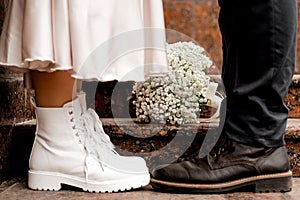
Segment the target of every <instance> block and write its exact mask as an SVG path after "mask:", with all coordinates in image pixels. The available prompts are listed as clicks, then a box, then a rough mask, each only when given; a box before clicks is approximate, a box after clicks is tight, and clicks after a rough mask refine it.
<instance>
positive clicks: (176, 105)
mask: <svg viewBox="0 0 300 200" xmlns="http://www.w3.org/2000/svg"><path fill="white" fill-rule="evenodd" d="M167 57H168V62H169V72H168V73H167V74H164V75H163V76H158V77H149V78H147V79H146V80H145V81H144V82H137V83H135V85H134V86H133V94H134V95H135V97H136V98H135V101H134V102H133V104H134V105H135V106H136V116H137V120H138V121H139V122H146V123H147V122H150V121H151V120H152V121H157V122H159V123H167V124H183V123H197V122H198V120H197V113H199V112H200V111H201V110H200V106H201V105H205V104H206V103H207V102H208V99H207V97H206V92H207V88H208V85H209V83H210V77H209V76H208V75H206V73H205V72H204V70H205V69H207V68H210V67H212V66H213V62H212V61H211V59H210V58H209V57H208V56H207V55H206V53H205V50H204V49H203V48H202V47H201V46H199V45H196V44H194V43H192V42H177V43H173V44H167Z"/></svg>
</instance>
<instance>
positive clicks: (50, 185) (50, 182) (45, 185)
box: [28, 170, 150, 193]
mask: <svg viewBox="0 0 300 200" xmlns="http://www.w3.org/2000/svg"><path fill="white" fill-rule="evenodd" d="M149 182H150V174H149V173H145V174H138V175H130V176H128V177H126V178H123V179H118V180H111V181H103V182H97V181H89V182H87V181H86V180H85V179H84V178H79V177H74V176H70V175H66V174H61V173H53V172H40V171H34V170H29V172H28V187H29V188H30V189H33V190H50V191H58V190H60V189H61V187H62V184H65V185H69V186H73V187H77V188H81V189H82V190H84V191H88V192H97V193H100V192H101V193H105V192H119V191H126V190H131V189H136V188H140V187H142V186H146V185H148V184H149Z"/></svg>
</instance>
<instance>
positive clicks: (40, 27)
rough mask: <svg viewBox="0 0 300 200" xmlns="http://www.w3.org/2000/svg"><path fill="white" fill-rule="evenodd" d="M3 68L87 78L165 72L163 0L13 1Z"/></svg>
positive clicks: (1, 47)
mask: <svg viewBox="0 0 300 200" xmlns="http://www.w3.org/2000/svg"><path fill="white" fill-rule="evenodd" d="M0 64H1V65H7V66H15V67H18V68H21V69H25V70H28V69H34V70H39V71H47V72H52V71H56V70H68V71H70V73H71V74H72V76H73V77H75V78H78V79H83V80H91V79H96V80H113V79H116V80H136V81H139V80H144V75H146V76H148V75H152V74H162V73H165V72H167V58H166V54H165V31H164V17H163V5H162V0H10V2H9V7H8V12H7V14H6V19H5V22H4V25H3V31H2V34H1V40H0Z"/></svg>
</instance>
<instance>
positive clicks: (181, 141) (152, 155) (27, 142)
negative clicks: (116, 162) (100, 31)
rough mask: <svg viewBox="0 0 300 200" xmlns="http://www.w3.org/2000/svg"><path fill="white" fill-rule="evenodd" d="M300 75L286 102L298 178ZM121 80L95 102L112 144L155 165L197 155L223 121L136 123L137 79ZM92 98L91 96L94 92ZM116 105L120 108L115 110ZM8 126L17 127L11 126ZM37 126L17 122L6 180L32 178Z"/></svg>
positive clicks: (103, 88) (100, 89)
mask: <svg viewBox="0 0 300 200" xmlns="http://www.w3.org/2000/svg"><path fill="white" fill-rule="evenodd" d="M299 77H300V76H294V79H293V83H292V84H291V87H290V89H289V93H288V95H287V97H286V103H287V105H288V106H289V108H290V118H289V120H288V126H287V129H286V133H285V139H286V143H287V148H288V154H289V157H290V161H291V167H292V171H293V175H294V177H300V160H299V159H300V112H299V108H300V101H299V99H300V79H299ZM116 84H117V82H106V83H98V85H97V88H96V95H94V96H95V99H94V101H90V102H95V106H94V108H95V110H96V111H97V113H98V115H99V116H100V118H101V121H102V123H103V126H104V129H105V131H106V133H108V134H109V135H110V136H111V140H112V142H113V143H114V144H115V145H116V146H117V150H118V151H119V152H120V153H122V154H127V155H132V154H135V155H139V156H142V157H144V158H145V159H146V161H147V163H148V166H149V167H150V168H151V167H152V166H153V165H156V164H158V163H159V162H164V161H166V160H168V161H170V162H171V161H175V160H177V159H185V158H187V157H189V156H190V155H192V154H193V153H198V151H199V149H200V147H201V143H202V141H203V139H204V138H205V135H206V134H208V133H209V134H214V131H216V130H217V128H218V121H212V122H206V121H205V119H203V120H202V121H200V123H199V124H185V125H181V126H171V125H164V124H137V123H134V118H133V119H132V118H130V117H128V115H130V113H131V114H132V113H133V111H132V110H133V108H131V106H130V102H129V101H128V95H130V94H131V88H132V84H133V83H132V82H120V83H118V85H121V86H117V87H116ZM113 88H119V91H115V93H117V94H115V95H114V96H116V97H117V98H114V99H111V96H112V90H113ZM126 94H127V95H126ZM87 96H88V97H91V95H89V94H88V93H87ZM88 100H89V98H88ZM90 100H91V99H90ZM91 104H93V103H90V107H93V105H91ZM128 107H130V109H128ZM104 108H105V109H104ZM112 108H113V109H114V108H115V109H116V111H114V112H112V111H111V110H112ZM128 110H129V114H128ZM130 110H131V111H130ZM126 113H127V114H126ZM8 127H10V128H11V126H8ZM1 128H3V130H4V129H5V128H7V127H5V126H1ZM8 130H9V128H8ZM34 130H35V120H29V121H26V122H21V123H16V124H14V125H13V127H12V129H11V130H10V133H9V135H10V136H11V138H10V141H6V142H7V144H6V145H7V148H6V149H3V150H4V151H6V153H7V154H6V157H5V155H4V156H3V155H2V157H1V158H2V159H5V162H3V164H2V165H3V166H2V178H7V177H24V178H26V175H27V169H28V158H29V155H30V151H31V146H32V143H33V139H34ZM2 137H3V135H2ZM3 141H4V140H3ZM2 154H3V152H2Z"/></svg>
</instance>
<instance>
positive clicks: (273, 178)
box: [151, 138, 292, 193]
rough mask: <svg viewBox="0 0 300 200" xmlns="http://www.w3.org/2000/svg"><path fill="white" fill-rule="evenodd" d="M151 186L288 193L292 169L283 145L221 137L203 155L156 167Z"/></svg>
mask: <svg viewBox="0 0 300 200" xmlns="http://www.w3.org/2000/svg"><path fill="white" fill-rule="evenodd" d="M151 185H152V186H153V188H154V189H159V190H163V191H168V192H177V193H178V192H184V193H187V192H188V193H220V192H229V191H233V190H237V189H242V188H243V189H244V190H245V189H247V191H248V190H249V189H250V190H252V191H253V192H287V191H290V190H291V188H292V172H291V171H290V163H289V158H288V155H287V152H286V148H285V147H284V146H282V147H278V148H257V147H251V146H247V145H244V144H240V143H237V142H234V141H232V140H229V139H226V138H223V139H221V140H220V141H219V142H218V144H217V145H216V146H215V147H214V149H213V150H212V151H211V152H210V154H209V155H207V156H206V157H204V158H199V157H196V158H193V159H191V160H188V161H183V162H179V163H173V164H170V165H167V166H159V167H157V168H156V169H155V170H153V172H152V179H151Z"/></svg>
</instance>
